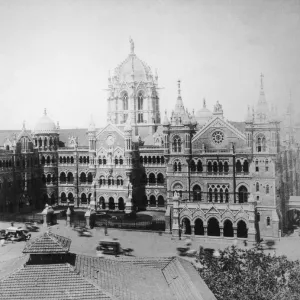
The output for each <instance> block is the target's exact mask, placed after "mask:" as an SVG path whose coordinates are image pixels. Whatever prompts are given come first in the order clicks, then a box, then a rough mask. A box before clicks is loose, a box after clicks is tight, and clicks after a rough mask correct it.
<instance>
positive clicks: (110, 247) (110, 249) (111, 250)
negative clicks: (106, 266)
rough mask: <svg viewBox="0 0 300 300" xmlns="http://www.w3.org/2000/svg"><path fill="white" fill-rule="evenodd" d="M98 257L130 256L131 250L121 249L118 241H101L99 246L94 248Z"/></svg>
mask: <svg viewBox="0 0 300 300" xmlns="http://www.w3.org/2000/svg"><path fill="white" fill-rule="evenodd" d="M96 251H97V254H99V255H98V256H101V254H109V255H120V254H123V255H132V252H133V249H132V248H122V247H121V244H120V242H119V241H118V240H102V241H100V242H99V246H97V247H96Z"/></svg>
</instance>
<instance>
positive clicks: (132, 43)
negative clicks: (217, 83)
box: [129, 37, 134, 54]
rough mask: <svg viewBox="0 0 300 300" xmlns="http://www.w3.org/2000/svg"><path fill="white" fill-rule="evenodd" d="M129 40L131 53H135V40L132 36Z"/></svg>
mask: <svg viewBox="0 0 300 300" xmlns="http://www.w3.org/2000/svg"><path fill="white" fill-rule="evenodd" d="M129 42H130V51H131V54H134V42H133V39H132V38H131V37H130V38H129Z"/></svg>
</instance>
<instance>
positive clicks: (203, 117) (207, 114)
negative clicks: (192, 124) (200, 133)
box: [195, 99, 213, 125]
mask: <svg viewBox="0 0 300 300" xmlns="http://www.w3.org/2000/svg"><path fill="white" fill-rule="evenodd" d="M212 116H213V113H212V112H211V111H210V110H209V109H207V108H206V101H205V99H203V107H202V108H201V109H200V110H198V111H197V112H196V116H195V119H196V120H197V122H198V124H201V125H202V124H205V123H206V122H207V121H208V120H209V119H210V118H211V117H212Z"/></svg>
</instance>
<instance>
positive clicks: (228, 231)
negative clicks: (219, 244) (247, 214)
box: [224, 220, 233, 237]
mask: <svg viewBox="0 0 300 300" xmlns="http://www.w3.org/2000/svg"><path fill="white" fill-rule="evenodd" d="M224 236H225V237H233V226H232V222H231V221H230V220H225V222H224Z"/></svg>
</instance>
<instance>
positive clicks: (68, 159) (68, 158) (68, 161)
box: [67, 156, 70, 164]
mask: <svg viewBox="0 0 300 300" xmlns="http://www.w3.org/2000/svg"><path fill="white" fill-rule="evenodd" d="M69 163H70V157H69V156H67V164H69Z"/></svg>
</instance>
